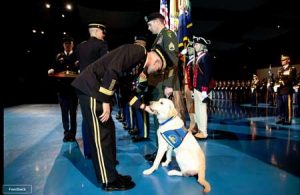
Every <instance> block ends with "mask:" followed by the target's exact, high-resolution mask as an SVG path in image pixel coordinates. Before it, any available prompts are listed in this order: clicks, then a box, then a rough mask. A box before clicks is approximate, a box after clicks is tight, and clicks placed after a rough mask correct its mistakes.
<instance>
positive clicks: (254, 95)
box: [251, 74, 260, 106]
mask: <svg viewBox="0 0 300 195" xmlns="http://www.w3.org/2000/svg"><path fill="white" fill-rule="evenodd" d="M259 92H260V80H259V78H258V76H257V75H256V74H253V76H252V81H251V103H252V105H253V106H257V105H258V102H259Z"/></svg>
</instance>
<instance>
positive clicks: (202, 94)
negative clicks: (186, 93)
mask: <svg viewBox="0 0 300 195" xmlns="http://www.w3.org/2000/svg"><path fill="white" fill-rule="evenodd" d="M205 98H208V95H207V92H206V91H202V92H201V96H200V100H201V102H203V100H204V99H205Z"/></svg>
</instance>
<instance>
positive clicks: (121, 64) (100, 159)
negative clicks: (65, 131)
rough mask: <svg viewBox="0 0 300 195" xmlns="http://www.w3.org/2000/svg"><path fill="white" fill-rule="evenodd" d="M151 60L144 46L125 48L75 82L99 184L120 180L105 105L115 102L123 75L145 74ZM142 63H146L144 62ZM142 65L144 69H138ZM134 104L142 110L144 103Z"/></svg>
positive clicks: (112, 127)
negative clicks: (130, 72) (131, 72)
mask: <svg viewBox="0 0 300 195" xmlns="http://www.w3.org/2000/svg"><path fill="white" fill-rule="evenodd" d="M146 57H147V51H146V49H145V48H144V47H142V46H140V45H134V44H128V45H122V46H120V47H118V48H116V49H114V50H113V51H111V52H110V53H108V54H106V55H104V56H103V57H102V58H100V59H98V60H96V61H95V62H93V63H92V64H90V65H89V66H88V67H87V68H86V69H85V70H84V71H83V72H81V74H80V75H79V76H78V77H77V78H76V79H75V80H74V81H73V83H72V85H73V86H74V87H75V88H76V89H77V90H78V92H77V95H78V97H79V101H80V105H81V111H82V114H83V120H85V121H86V123H87V125H88V127H89V128H87V130H88V131H87V133H88V138H89V143H90V147H91V152H92V153H91V154H92V160H93V164H94V168H95V171H96V176H97V179H98V181H101V182H102V183H103V184H107V183H109V182H112V181H114V180H116V178H117V177H118V172H117V170H116V143H115V141H116V136H115V125H114V122H113V119H112V118H111V117H110V118H109V119H108V121H106V122H105V123H102V122H101V121H100V119H99V116H100V115H101V114H102V112H103V110H102V103H103V102H106V103H111V102H112V100H113V95H114V91H115V89H116V88H117V86H118V85H119V83H121V82H131V81H126V80H123V75H124V74H125V73H128V71H131V70H132V69H133V68H137V69H138V70H139V71H138V73H141V72H142V71H143V67H142V66H141V65H143V64H144V62H145V61H146ZM141 62H142V63H141ZM137 66H141V67H137ZM130 105H132V106H133V107H135V108H139V106H140V102H139V101H138V98H137V97H136V96H134V97H133V98H132V99H131V100H130Z"/></svg>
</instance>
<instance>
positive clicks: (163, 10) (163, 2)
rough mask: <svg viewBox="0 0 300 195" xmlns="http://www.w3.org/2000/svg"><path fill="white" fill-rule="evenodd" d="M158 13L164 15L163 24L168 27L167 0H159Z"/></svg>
mask: <svg viewBox="0 0 300 195" xmlns="http://www.w3.org/2000/svg"><path fill="white" fill-rule="evenodd" d="M159 13H161V15H163V16H164V17H165V26H166V27H167V28H169V12H168V3H167V0H160V9H159Z"/></svg>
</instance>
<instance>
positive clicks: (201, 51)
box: [193, 37, 213, 139]
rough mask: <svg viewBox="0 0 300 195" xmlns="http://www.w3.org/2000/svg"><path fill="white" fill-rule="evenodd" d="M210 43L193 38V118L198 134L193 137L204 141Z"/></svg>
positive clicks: (199, 38) (210, 71) (205, 134)
mask: <svg viewBox="0 0 300 195" xmlns="http://www.w3.org/2000/svg"><path fill="white" fill-rule="evenodd" d="M210 43H211V42H210V41H209V40H206V39H204V38H203V37H195V38H194V48H195V52H196V53H197V59H196V66H195V69H194V76H193V87H194V102H195V118H196V123H197V126H198V132H197V133H196V134H195V135H194V136H195V137H196V138H197V139H206V138H207V136H208V134H207V119H208V118H207V104H208V102H209V97H208V93H209V92H210V89H209V83H210V81H211V79H212V73H213V63H212V58H211V57H210V55H209V54H208V48H207V46H208V45H209V44H210Z"/></svg>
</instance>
